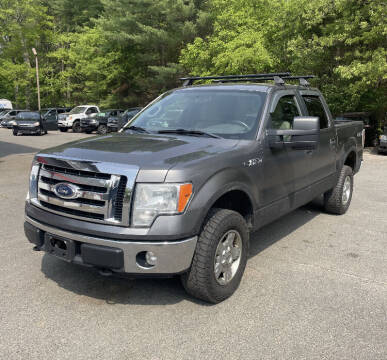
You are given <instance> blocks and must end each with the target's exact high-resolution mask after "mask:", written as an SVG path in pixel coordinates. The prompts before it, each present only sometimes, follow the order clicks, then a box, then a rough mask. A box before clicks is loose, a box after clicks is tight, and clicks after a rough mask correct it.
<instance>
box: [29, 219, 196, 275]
mask: <svg viewBox="0 0 387 360" xmlns="http://www.w3.org/2000/svg"><path fill="white" fill-rule="evenodd" d="M24 228H25V234H26V236H27V238H28V240H29V241H30V242H31V243H33V244H35V246H36V249H37V250H43V251H46V252H48V253H50V254H53V255H56V256H59V257H60V258H62V259H63V260H66V261H68V262H72V263H77V264H80V265H85V266H92V267H96V268H103V269H109V270H111V271H113V272H119V273H128V274H150V275H152V274H154V275H172V274H179V273H183V272H185V271H186V270H187V269H188V268H189V267H190V266H191V262H192V257H193V254H194V252H195V248H196V242H197V237H196V236H194V237H191V238H188V239H184V240H179V241H152V242H146V241H121V240H113V239H109V238H101V237H94V236H89V235H82V234H79V233H72V232H69V231H65V230H62V229H58V228H55V227H52V226H49V225H46V224H43V223H41V222H39V221H36V220H34V219H32V218H30V217H29V216H26V217H25V225H24ZM52 239H59V240H60V241H61V240H62V241H65V242H66V244H67V246H68V249H66V251H67V252H66V254H58V251H61V250H60V249H59V250H58V249H53V246H52V245H51V244H52V242H51V241H52ZM147 251H150V252H152V253H153V254H154V255H155V256H156V257H157V262H156V264H155V265H154V266H149V265H148V264H146V263H144V254H145V252H147Z"/></svg>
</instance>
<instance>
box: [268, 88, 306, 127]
mask: <svg viewBox="0 0 387 360" xmlns="http://www.w3.org/2000/svg"><path fill="white" fill-rule="evenodd" d="M295 116H300V112H299V110H298V107H297V104H296V98H295V96H294V95H285V96H282V97H281V98H280V99H279V100H278V103H277V105H276V107H275V109H274V112H272V113H271V126H272V128H273V129H281V130H286V129H292V128H293V119H294V117H295Z"/></svg>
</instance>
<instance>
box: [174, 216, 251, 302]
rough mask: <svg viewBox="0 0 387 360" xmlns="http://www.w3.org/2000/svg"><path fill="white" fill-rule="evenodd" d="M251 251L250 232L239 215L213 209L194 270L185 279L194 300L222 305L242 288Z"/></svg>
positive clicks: (183, 276) (182, 278) (206, 221)
mask: <svg viewBox="0 0 387 360" xmlns="http://www.w3.org/2000/svg"><path fill="white" fill-rule="evenodd" d="M248 249H249V231H248V227H247V224H246V221H245V219H244V218H243V217H242V216H241V215H240V214H239V213H237V212H235V211H232V210H227V209H213V210H211V212H210V214H209V215H208V217H207V219H206V220H205V223H204V226H203V229H202V231H201V233H200V235H199V239H198V242H197V244H196V250H195V254H194V257H193V260H192V265H191V268H190V269H189V270H188V272H187V273H185V274H183V275H182V276H181V280H182V283H183V286H184V288H185V289H186V291H187V292H188V293H189V294H191V295H192V296H194V297H197V298H199V299H202V300H205V301H208V302H211V303H214V304H216V303H219V302H221V301H223V300H225V299H227V298H228V297H230V296H231V295H232V294H233V293H234V292H235V291H236V289H237V288H238V286H239V283H240V281H241V279H242V275H243V273H244V270H245V267H246V262H247V256H248Z"/></svg>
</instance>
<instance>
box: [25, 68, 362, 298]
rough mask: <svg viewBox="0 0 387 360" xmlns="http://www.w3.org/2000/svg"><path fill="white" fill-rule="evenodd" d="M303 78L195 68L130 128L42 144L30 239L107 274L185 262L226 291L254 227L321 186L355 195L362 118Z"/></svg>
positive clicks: (338, 206) (341, 205)
mask: <svg viewBox="0 0 387 360" xmlns="http://www.w3.org/2000/svg"><path fill="white" fill-rule="evenodd" d="M305 78H306V77H302V78H301V79H300V85H288V84H286V83H285V81H290V80H294V79H298V77H294V76H290V75H289V74H288V73H278V74H257V75H245V76H242V75H241V76H224V77H206V78H184V79H183V80H184V86H183V87H181V88H178V89H175V90H171V91H168V92H166V93H164V94H163V95H161V96H160V97H158V98H157V99H156V100H154V101H153V102H152V103H150V104H149V105H148V106H147V107H146V108H145V109H144V110H143V111H142V112H140V113H139V114H138V115H136V116H135V117H134V118H133V119H132V121H131V122H129V123H128V124H127V125H126V126H125V127H124V128H123V129H122V130H121V131H120V132H119V133H117V134H108V135H105V136H99V137H92V138H87V139H83V140H80V141H76V142H71V143H69V144H65V145H61V146H58V147H55V148H52V149H48V150H45V151H41V152H39V153H38V154H37V155H36V156H35V158H34V160H33V163H32V168H31V176H30V185H29V192H28V195H27V201H26V207H25V216H26V217H25V233H26V236H27V238H28V240H29V241H30V242H31V243H33V244H34V245H35V247H34V249H35V250H42V251H45V252H47V253H49V254H52V255H54V256H57V257H58V258H61V259H63V260H65V261H68V262H72V263H75V264H80V265H84V266H88V267H94V268H97V269H99V271H100V272H101V274H104V275H112V274H121V276H124V275H125V274H128V275H129V276H133V275H135V276H136V275H148V276H149V275H152V276H172V275H177V274H178V275H180V276H181V279H182V283H183V285H184V287H185V289H186V290H187V291H188V293H190V294H191V295H193V296H195V297H198V298H200V299H203V300H205V301H208V302H212V303H218V302H220V301H222V300H224V299H226V298H227V297H229V296H231V295H232V294H233V293H234V291H235V290H236V289H237V287H238V285H239V283H240V280H241V277H242V275H243V272H244V270H245V266H246V262H247V259H248V252H249V234H250V233H251V232H252V231H255V230H257V229H259V228H260V227H262V226H263V225H265V224H267V223H269V222H271V221H273V220H275V219H277V218H279V217H280V216H283V215H284V214H286V213H288V212H290V211H292V210H294V209H296V208H298V207H300V206H302V205H304V204H306V203H308V202H310V201H311V200H313V199H314V198H316V197H317V196H319V195H322V194H323V195H324V206H325V209H326V211H328V212H330V213H332V214H344V213H345V212H346V211H347V209H348V207H349V205H350V203H351V198H352V191H353V181H354V174H356V172H358V170H359V168H360V164H361V161H362V152H363V147H362V137H363V131H362V130H363V125H362V123H358V122H344V123H338V124H335V123H334V121H333V119H332V115H331V113H330V111H329V108H328V106H327V104H326V102H325V100H324V97H323V96H322V95H321V93H320V92H319V91H318V90H317V89H314V88H311V87H309V86H308V82H307V81H306V80H305ZM202 79H204V80H206V81H209V80H211V79H212V80H213V81H215V82H217V83H214V82H213V83H210V84H204V85H197V86H195V85H193V82H194V81H197V80H202ZM270 79H272V80H274V83H265V82H264V81H266V80H270ZM288 79H289V80H288ZM253 81H255V83H254V82H253Z"/></svg>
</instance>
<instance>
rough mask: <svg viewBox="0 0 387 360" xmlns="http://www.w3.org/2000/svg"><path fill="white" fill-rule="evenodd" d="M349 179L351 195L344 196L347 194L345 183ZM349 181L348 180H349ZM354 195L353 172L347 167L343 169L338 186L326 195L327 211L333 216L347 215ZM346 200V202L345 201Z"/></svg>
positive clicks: (325, 204) (325, 205)
mask: <svg viewBox="0 0 387 360" xmlns="http://www.w3.org/2000/svg"><path fill="white" fill-rule="evenodd" d="M347 179H349V181H350V184H349V195H347V196H343V194H344V192H345V182H346V180H347ZM347 181H348V180H347ZM352 193H353V171H352V168H350V167H349V166H347V165H344V166H343V168H342V169H341V172H340V176H339V180H338V181H337V184H336V186H335V187H334V188H333V189H331V190H329V191H327V192H326V193H325V194H324V207H325V210H326V211H327V212H329V213H331V214H336V215H342V214H345V213H346V212H347V210H348V208H349V205H350V204H351V200H352ZM344 200H346V201H344Z"/></svg>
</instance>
